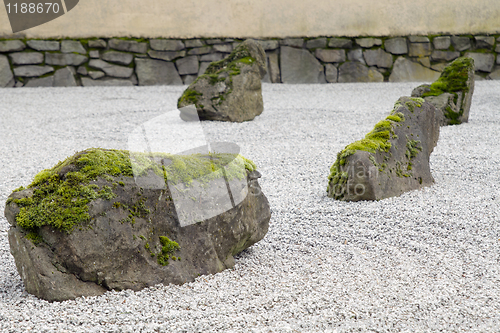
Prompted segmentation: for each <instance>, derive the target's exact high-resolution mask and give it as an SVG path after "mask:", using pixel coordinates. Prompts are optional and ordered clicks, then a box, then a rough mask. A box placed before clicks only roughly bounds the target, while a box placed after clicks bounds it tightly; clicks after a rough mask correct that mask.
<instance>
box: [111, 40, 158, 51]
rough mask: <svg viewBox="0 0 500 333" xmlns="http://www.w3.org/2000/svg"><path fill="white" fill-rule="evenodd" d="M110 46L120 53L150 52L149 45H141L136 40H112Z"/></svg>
mask: <svg viewBox="0 0 500 333" xmlns="http://www.w3.org/2000/svg"><path fill="white" fill-rule="evenodd" d="M108 45H109V47H110V48H112V49H115V50H118V51H126V52H133V53H146V52H147V50H148V43H139V42H136V41H135V40H123V39H110V40H109V42H108Z"/></svg>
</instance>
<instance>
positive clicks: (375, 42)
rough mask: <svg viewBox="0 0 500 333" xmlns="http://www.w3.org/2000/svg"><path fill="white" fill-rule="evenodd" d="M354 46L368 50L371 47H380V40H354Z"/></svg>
mask: <svg viewBox="0 0 500 333" xmlns="http://www.w3.org/2000/svg"><path fill="white" fill-rule="evenodd" d="M355 41H356V44H358V45H359V46H361V47H363V48H370V47H373V46H380V45H382V40H381V39H379V38H356V39H355Z"/></svg>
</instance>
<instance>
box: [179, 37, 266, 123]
mask: <svg viewBox="0 0 500 333" xmlns="http://www.w3.org/2000/svg"><path fill="white" fill-rule="evenodd" d="M265 74H266V54H265V52H264V49H263V48H262V46H260V44H259V43H257V42H256V41H254V40H251V39H248V40H246V41H244V42H243V43H241V44H240V45H239V46H238V47H236V48H235V49H234V51H233V52H232V53H231V54H229V56H227V57H226V58H224V59H222V60H220V61H216V62H212V63H211V64H210V65H209V66H208V68H207V69H206V71H205V74H203V75H201V76H199V77H198V78H197V79H196V80H195V81H194V82H193V83H191V84H190V85H189V87H188V88H187V89H186V90H185V91H184V93H183V94H182V96H181V97H180V98H179V101H178V103H177V106H178V108H179V109H180V108H182V107H185V106H188V105H192V104H194V105H195V106H196V110H197V113H198V117H199V119H200V120H221V121H233V122H242V121H248V120H252V119H254V118H255V117H256V116H258V115H259V114H261V113H262V111H263V110H264V104H263V101H262V87H261V79H262V78H263V77H264V76H265ZM186 110H187V109H186ZM180 116H181V118H182V119H183V120H186V121H190V120H193V119H198V117H193V115H191V114H189V113H186V112H183V111H182V110H181V113H180Z"/></svg>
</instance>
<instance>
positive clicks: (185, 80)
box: [182, 75, 198, 86]
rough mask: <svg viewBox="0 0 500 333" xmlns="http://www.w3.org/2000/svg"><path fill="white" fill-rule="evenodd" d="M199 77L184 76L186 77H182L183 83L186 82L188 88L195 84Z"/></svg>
mask: <svg viewBox="0 0 500 333" xmlns="http://www.w3.org/2000/svg"><path fill="white" fill-rule="evenodd" d="M197 77H198V76H196V75H184V76H182V82H184V85H185V86H188V85H190V84H191V83H193V82H194V80H196V78H197Z"/></svg>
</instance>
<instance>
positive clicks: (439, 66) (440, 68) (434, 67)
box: [431, 62, 449, 72]
mask: <svg viewBox="0 0 500 333" xmlns="http://www.w3.org/2000/svg"><path fill="white" fill-rule="evenodd" d="M448 65H449V64H448V63H445V62H441V63H438V64H434V65H431V69H432V70H435V71H438V72H442V71H443V69H444V68H445V67H446V66H448Z"/></svg>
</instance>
